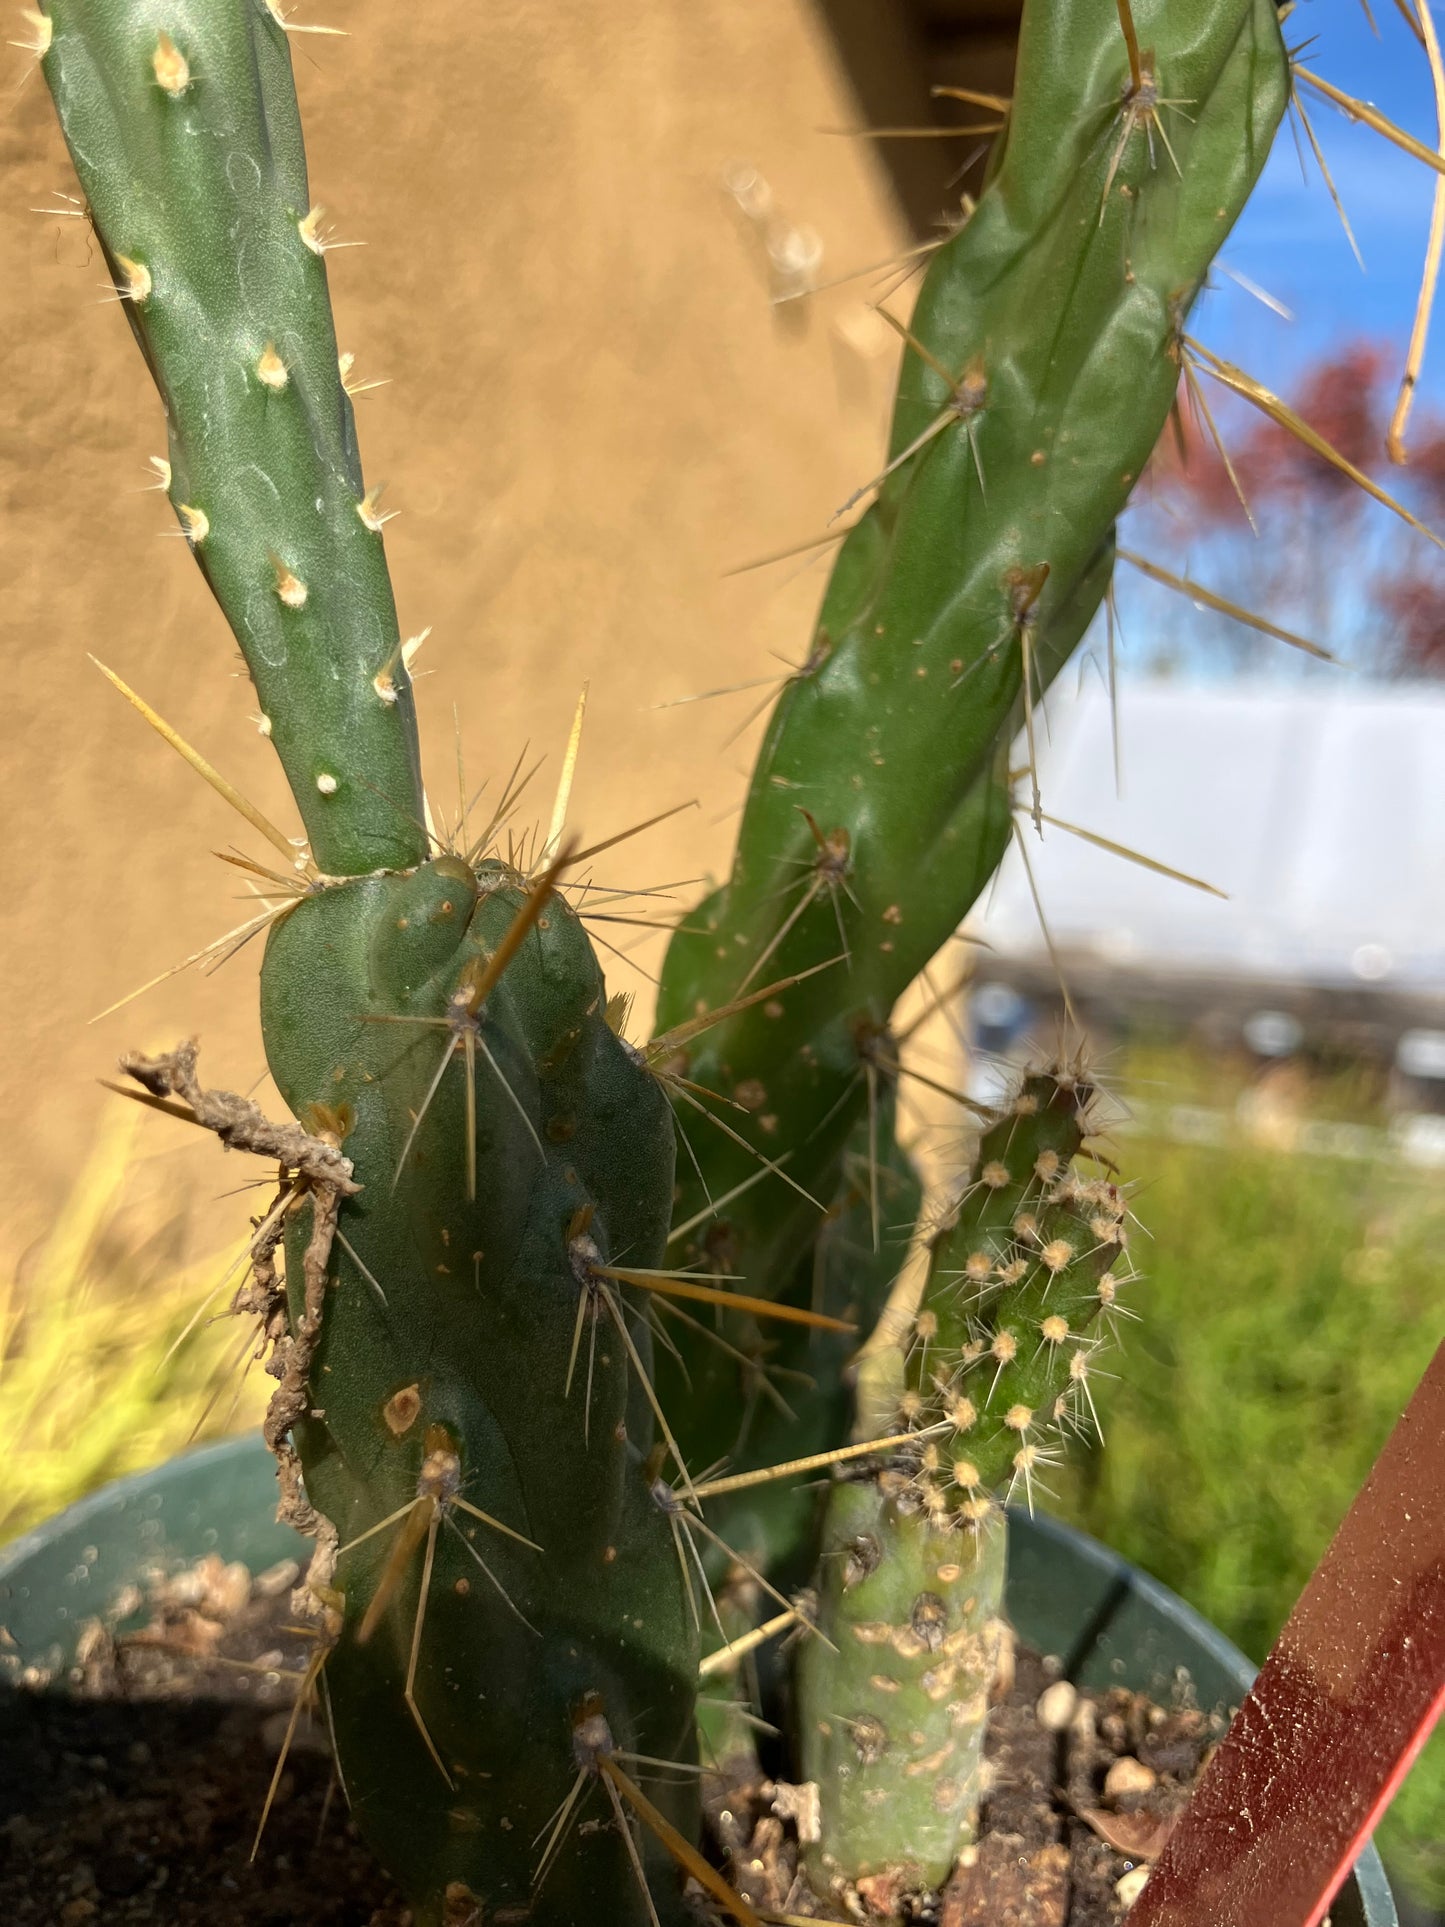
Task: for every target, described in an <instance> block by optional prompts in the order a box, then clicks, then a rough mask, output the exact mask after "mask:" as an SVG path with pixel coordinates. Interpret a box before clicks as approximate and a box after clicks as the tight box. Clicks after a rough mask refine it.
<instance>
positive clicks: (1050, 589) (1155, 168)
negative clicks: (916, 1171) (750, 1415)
mask: <svg viewBox="0 0 1445 1927" xmlns="http://www.w3.org/2000/svg"><path fill="white" fill-rule="evenodd" d="M1123 17H1124V16H1123V15H1121V11H1120V8H1119V6H1118V5H1117V4H1116V0H1029V3H1028V4H1027V5H1026V6H1025V9H1024V17H1023V23H1022V30H1021V36H1020V42H1019V57H1018V68H1017V79H1016V87H1015V93H1014V99H1013V105H1012V108H1011V111H1010V115H1009V121H1008V126H1007V129H1006V132H1005V134H1004V135H1003V136H1002V139H1001V145H1000V147H999V149H998V151H997V153H996V155H995V157H994V164H993V166H992V169H991V173H990V178H989V182H988V185H987V187H986V188H985V190H984V192H983V193H982V195H981V197H980V199H979V202H978V205H977V207H976V208H975V209H974V211H973V212H972V214H971V215H970V216H969V218H968V219H967V221H966V222H965V223H964V225H963V226H962V227H961V228H960V229H959V231H958V232H957V233H956V234H955V235H954V236H953V237H952V238H951V239H950V240H948V241H947V242H946V243H945V244H944V245H943V246H942V247H940V248H939V250H938V251H937V253H936V254H935V255H934V257H933V259H932V262H931V264H930V266H929V269H928V272H927V275H926V277H925V279H924V282H923V285H922V288H921V290H920V293H919V296H918V302H917V306H916V307H915V309H914V312H913V315H912V319H911V321H910V323H909V324H908V329H907V340H906V344H905V348H904V353H903V361H902V370H901V375H900V380H899V392H898V401H897V405H896V408H895V413H894V420H893V429H892V434H891V437H890V441H889V445H888V456H887V462H886V464H885V465H883V466H882V468H881V472H880V478H879V483H878V487H877V490H876V494H875V496H874V499H873V501H872V503H871V505H870V506H869V507H868V508H867V509H866V510H865V511H864V513H863V515H862V517H861V519H860V520H859V521H858V523H857V524H856V526H854V527H853V528H852V529H851V531H850V533H849V534H848V535H847V537H846V539H845V541H844V543H843V546H842V548H841V550H840V552H839V556H838V560H837V562H836V564H835V567H834V571H833V576H832V580H831V582H830V584H829V587H828V590H827V593H826V595H825V597H824V600H823V604H822V608H821V611H820V614H819V618H818V624H817V628H816V630H815V632H814V637H813V642H812V645H811V648H810V650H809V653H808V656H807V660H806V662H805V663H804V665H803V666H802V668H800V669H799V670H798V671H797V672H796V674H794V675H793V676H792V677H790V679H789V681H788V683H787V685H786V687H785V688H784V690H783V692H782V694H781V696H780V698H779V700H778V703H777V706H776V708H775V710H774V712H773V715H772V718H771V721H770V723H769V726H768V729H767V733H766V736H765V738H764V741H763V745H762V749H761V751H760V754H759V757H758V761H757V765H756V769H755V771H754V774H753V779H752V783H751V787H750V789H749V793H748V797H747V802H746V806H745V809H744V814H743V820H742V826H741V829H740V832H739V837H738V845H737V852H736V855H735V857H734V861H733V867H732V872H731V875H730V876H729V878H728V880H727V881H726V883H725V884H724V885H723V887H722V888H721V889H719V890H718V891H716V892H715V893H714V894H713V895H712V896H711V897H709V898H708V899H707V900H706V901H705V902H704V903H703V904H702V905H701V907H700V908H699V909H698V910H696V911H694V912H692V913H691V914H690V916H689V918H688V924H687V927H686V929H685V930H681V931H679V932H678V934H677V935H676V936H674V938H673V939H672V943H671V946H670V948H669V951H668V956H667V961H666V966H665V969H664V973H663V985H662V995H661V1002H660V1012H661V1021H662V1022H663V1023H664V1024H673V1023H676V1022H677V1021H679V1020H680V1019H681V1018H683V1017H684V1016H686V1015H688V1014H690V1013H691V1012H692V1011H693V1010H694V1009H699V1008H717V1007H719V1006H721V1005H723V1004H725V1003H726V1002H727V1001H728V1000H729V999H730V998H733V997H735V996H736V995H737V993H738V992H739V991H740V990H741V989H742V988H743V987H744V986H746V985H748V984H750V983H756V982H759V981H767V979H768V977H773V976H782V975H791V974H794V973H796V972H798V971H801V970H805V969H807V968H809V967H810V966H814V965H816V964H818V963H819V962H821V961H823V960H825V959H827V958H830V957H833V958H838V959H839V962H838V964H837V966H836V968H835V969H833V970H832V971H829V972H826V973H824V975H822V976H821V977H819V978H818V979H816V980H814V981H813V982H810V984H809V986H808V992H807V995H806V997H798V996H796V995H795V996H793V997H791V998H787V999H778V1000H775V1001H774V1002H773V1003H764V1004H763V1005H761V1006H758V1007H753V1008H749V1009H747V1010H742V1011H739V1012H738V1013H737V1014H736V1015H734V1016H733V1017H731V1018H730V1019H729V1020H728V1021H727V1022H725V1023H724V1024H722V1025H720V1026H719V1027H718V1028H717V1029H716V1030H714V1031H712V1032H710V1033H709V1034H708V1035H707V1037H706V1038H704V1039H703V1040H702V1041H701V1042H700V1043H699V1045H698V1046H697V1047H696V1048H695V1049H693V1050H691V1051H690V1052H689V1053H688V1057H687V1063H686V1066H685V1068H686V1073H687V1075H688V1076H689V1077H690V1078H691V1079H692V1080H694V1082H695V1083H696V1084H697V1085H699V1086H700V1087H703V1088H705V1089H707V1090H710V1091H713V1092H716V1093H718V1094H720V1096H721V1097H723V1098H724V1099H726V1100H728V1101H729V1102H732V1103H735V1104H738V1105H740V1106H741V1107H742V1108H743V1109H744V1110H745V1111H747V1112H749V1113H750V1114H751V1116H752V1119H753V1126H752V1138H753V1142H754V1144H755V1146H756V1149H757V1152H758V1154H759V1155H761V1156H763V1157H776V1156H777V1155H778V1154H779V1153H780V1152H781V1151H786V1152H787V1153H788V1162H787V1165H786V1167H785V1174H786V1177H787V1179H788V1180H790V1183H787V1184H785V1183H782V1182H778V1181H769V1182H767V1183H762V1184H757V1185H754V1186H752V1187H750V1188H749V1189H747V1190H746V1191H743V1192H738V1191H737V1187H738V1186H739V1185H740V1184H741V1183H742V1182H743V1181H744V1180H745V1179H746V1178H747V1177H748V1176H749V1175H751V1172H752V1171H753V1170H755V1169H756V1166H755V1165H752V1166H750V1164H749V1161H748V1155H747V1153H746V1152H745V1151H743V1150H740V1149H739V1147H738V1146H737V1145H736V1144H735V1143H733V1142H732V1141H731V1140H729V1139H726V1138H724V1137H722V1136H721V1135H720V1134H712V1133H699V1134H698V1135H699V1137H700V1139H701V1142H700V1146H699V1152H698V1155H699V1161H700V1163H701V1165H702V1175H703V1180H704V1181H705V1184H706V1191H707V1195H709V1196H711V1197H713V1198H723V1197H729V1196H734V1194H736V1195H735V1196H734V1201H733V1202H731V1203H730V1204H729V1205H728V1206H727V1207H726V1209H725V1210H720V1211H719V1212H718V1214H717V1215H716V1217H715V1218H714V1219H713V1220H712V1221H711V1222H710V1223H708V1224H707V1226H706V1228H705V1229H704V1230H701V1231H700V1232H699V1234H698V1244H699V1249H701V1248H702V1247H704V1246H706V1245H707V1244H709V1243H711V1244H712V1245H714V1246H716V1247H717V1248H719V1249H721V1250H724V1251H725V1252H726V1253H727V1255H728V1258H729V1261H730V1262H731V1263H733V1264H734V1265H735V1266H736V1269H737V1271H738V1273H739V1274H740V1275H742V1276H745V1277H746V1278H747V1279H748V1282H749V1289H750V1290H752V1291H754V1292H760V1293H762V1294H763V1295H776V1296H782V1295H786V1294H788V1293H789V1292H791V1291H794V1290H796V1289H797V1282H798V1278H799V1273H798V1270H797V1261H798V1258H799V1254H800V1252H801V1251H802V1250H803V1249H805V1248H806V1246H807V1244H808V1243H809V1242H810V1240H811V1238H812V1237H813V1235H814V1233H815V1231H816V1226H817V1212H816V1209H814V1208H812V1207H810V1206H809V1205H808V1204H807V1202H806V1200H805V1198H803V1197H800V1195H799V1190H798V1189H794V1188H792V1187H793V1186H797V1187H800V1189H801V1191H802V1192H804V1193H807V1194H811V1196H812V1197H813V1198H814V1199H815V1200H818V1201H819V1202H820V1203H822V1204H826V1203H827V1202H828V1201H829V1200H830V1199H831V1198H832V1196H833V1195H834V1192H835V1189H836V1183H837V1171H838V1164H839V1159H840V1157H841V1155H842V1147H843V1145H844V1144H845V1143H846V1141H847V1139H848V1136H849V1133H850V1131H851V1130H852V1128H853V1124H854V1122H855V1120H856V1118H857V1117H858V1116H859V1115H860V1114H861V1112H862V1110H863V1108H864V1106H865V1104H866V1102H867V1091H868V1083H869V1080H868V1078H867V1076H866V1071H867V1068H868V1060H869V1052H870V1049H871V1048H872V1045H873V1043H874V1042H875V1040H877V1039H878V1038H880V1037H881V1036H882V1035H883V1034H884V1032H885V1027H886V1025H887V1022H888V1018H889V1013H890V1011H891V1010H892V1008H893V1005H894V1003H895V1002H896V1000H897V999H898V997H899V996H900V995H901V994H902V993H903V991H904V990H905V989H906V988H907V986H908V985H909V984H910V982H912V980H913V979H914V978H915V977H916V976H917V975H918V973H919V971H920V970H921V969H922V968H923V966H924V965H925V964H927V962H928V961H929V959H930V957H931V956H933V954H934V953H935V952H936V951H937V949H938V948H939V946H940V945H941V944H942V943H943V942H944V941H945V940H946V939H947V937H948V936H949V935H950V933H951V932H952V931H953V930H954V929H955V928H956V926H957V924H958V923H959V921H960V920H961V919H962V917H963V916H964V914H965V913H966V912H967V910H968V909H969V907H970V905H971V904H972V903H973V901H974V900H975V898H976V896H977V895H978V893H979V891H980V890H981V889H982V887H983V885H984V884H985V883H986V881H987V879H988V877H989V876H990V874H991V873H992V871H993V869H994V866H995V865H996V863H997V861H998V859H999V857H1000V856H1001V854H1002V851H1003V848H1004V845H1005V843H1006V841H1007V838H1008V836H1009V833H1010V825H1011V820H1012V803H1011V798H1010V796H1009V794H1008V789H1007V771H1006V770H1002V771H1001V767H1000V765H1001V759H1003V758H1006V756H1007V753H1008V748H1009V743H1010V740H1011V738H1012V736H1013V734H1014V731H1015V729H1016V728H1017V727H1018V725H1019V723H1020V722H1021V721H1022V722H1024V723H1027V724H1029V725H1031V724H1032V709H1033V704H1034V703H1035V702H1036V701H1037V700H1038V698H1039V695H1040V694H1041V692H1042V690H1043V689H1044V687H1046V685H1047V684H1048V682H1049V680H1050V679H1051V677H1052V676H1053V675H1054V674H1056V673H1057V670H1058V668H1059V666H1060V665H1061V663H1062V662H1063V660H1064V659H1065V658H1066V656H1067V655H1068V654H1069V652H1070V651H1071V650H1072V648H1073V647H1074V644H1075V643H1076V642H1077V640H1078V639H1079V637H1080V636H1081V635H1082V634H1083V631H1084V629H1085V628H1086V626H1087V624H1088V622H1089V620H1090V618H1091V617H1092V615H1093V614H1094V612H1095V610H1096V609H1097V607H1098V605H1099V602H1100V601H1101V599H1102V598H1103V596H1104V594H1105V593H1106V591H1107V588H1108V585H1109V581H1110V575H1111V571H1112V563H1113V549H1112V530H1113V524H1114V520H1115V518H1116V517H1117V516H1118V514H1119V512H1120V511H1121V510H1122V508H1123V507H1124V505H1125V503H1126V502H1127V500H1128V497H1129V493H1130V490H1131V489H1132V487H1133V485H1134V483H1135V481H1136V480H1137V478H1138V476H1139V474H1140V473H1141V471H1142V470H1143V468H1144V466H1145V463H1146V462H1147V460H1148V457H1149V454H1150V451H1151V450H1152V448H1153V447H1154V444H1155V442H1156V440H1157V438H1158V436H1159V433H1160V431H1161V429H1162V428H1163V426H1164V424H1165V422H1166V419H1167V417H1168V414H1169V410H1170V408H1171V406H1172V405H1173V402H1174V397H1175V392H1176V388H1177V385H1178V379H1179V362H1178V358H1177V357H1178V349H1179V342H1180V330H1181V328H1182V326H1183V323H1184V320H1185V317H1186V316H1187V315H1188V313H1189V311H1190V309H1191V307H1192V305H1193V303H1194V301H1195V299H1196V297H1197V295H1198V293H1199V291H1200V289H1201V288H1202V286H1203V284H1204V279H1205V276H1206V273H1207V271H1208V269H1209V265H1210V263H1211V261H1212V260H1213V258H1214V255H1215V253H1216V251H1217V250H1218V248H1219V247H1220V245H1221V244H1222V243H1223V241H1224V240H1225V238H1226V237H1227V235H1228V233H1229V231H1230V227H1231V225H1232V223H1233V222H1234V220H1235V218H1236V217H1237V215H1238V214H1239V212H1240V209H1241V208H1242V207H1243V205H1244V202H1245V199H1246V197H1247V195H1248V193H1249V191H1250V189H1251V188H1252V186H1253V184H1254V181H1255V180H1256V178H1257V177H1258V174H1259V170H1260V168H1261V167H1262V166H1263V164H1264V160H1265V157H1266V155H1267V153H1268V151H1269V147H1270V144H1271V141H1272V139H1273V136H1274V132H1275V129H1276V126H1277V124H1278V121H1279V118H1280V115H1281V113H1282V112H1283V109H1284V105H1285V102H1286V99H1287V97H1288V87H1289V83H1288V72H1287V66H1286V59H1285V53H1284V48H1283V45H1282V42H1281V39H1280V31H1279V25H1278V22H1277V19H1276V13H1275V7H1274V5H1273V0H1136V3H1135V4H1134V6H1133V11H1132V16H1130V18H1131V20H1132V23H1133V24H1134V25H1135V26H1136V27H1137V35H1136V39H1135V41H1134V43H1132V44H1131V42H1130V40H1129V39H1128V38H1127V37H1126V33H1125V31H1124V30H1123V27H1122V25H1121V21H1122V19H1123ZM1140 48H1143V49H1144V50H1145V51H1144V52H1143V53H1140V52H1139V49H1140ZM761 973H766V975H762V974H761ZM683 1191H684V1196H683V1210H684V1212H685V1214H686V1216H688V1217H689V1218H690V1217H692V1216H694V1215H695V1214H696V1213H699V1212H703V1211H705V1208H706V1197H705V1196H704V1194H703V1187H702V1184H701V1183H699V1182H697V1181H695V1180H694V1179H693V1178H691V1176H690V1175H689V1174H688V1173H687V1172H684V1174H683ZM682 1349H683V1352H684V1359H685V1363H686V1368H687V1371H688V1373H689V1375H690V1376H691V1378H692V1380H693V1382H694V1383H696V1382H698V1380H699V1377H700V1376H705V1375H706V1374H707V1373H708V1372H709V1371H714V1372H716V1371H721V1370H722V1369H723V1368H722V1366H721V1364H720V1363H719V1361H717V1360H716V1359H711V1360H710V1359H708V1358H706V1357H704V1356H702V1355H701V1353H700V1352H699V1351H698V1349H697V1348H696V1347H693V1346H684V1347H682ZM669 1369H670V1368H669V1367H668V1366H667V1365H666V1364H664V1366H663V1371H664V1377H665V1378H666V1374H667V1372H668V1371H669ZM722 1403H723V1401H721V1400H717V1401H714V1400H711V1399H704V1400H701V1401H699V1402H698V1404H697V1406H696V1407H695V1411H696V1413H697V1415H698V1418H699V1423H698V1424H697V1425H696V1426H693V1425H690V1426H689V1429H688V1432H687V1435H686V1437H685V1440H684V1443H685V1445H686V1447H687V1449H688V1450H689V1452H690V1453H691V1454H693V1456H695V1458H696V1459H697V1461H698V1462H699V1463H707V1462H709V1461H710V1460H711V1459H713V1458H714V1457H716V1456H717V1455H718V1454H719V1453H722V1452H726V1451H727V1450H728V1449H729V1448H730V1446H731V1443H732V1441H731V1439H730V1437H729V1436H728V1435H727V1434H726V1432H725V1431H724V1430H723V1429H722V1427H721V1426H718V1425H716V1424H714V1423H713V1422H712V1419H711V1417H710V1415H711V1414H713V1413H715V1412H716V1411H717V1410H719V1409H720V1408H721V1405H722ZM779 1443H781V1441H779V1440H778V1439H777V1438H775V1437H774V1436H773V1434H772V1432H771V1429H770V1428H765V1429H764V1430H763V1431H760V1433H759V1435H758V1438H757V1440H756V1448H757V1450H758V1452H759V1453H760V1454H765V1453H767V1452H769V1451H771V1450H773V1449H774V1448H775V1447H776V1446H777V1445H778V1444H779ZM783 1451H784V1452H785V1451H786V1445H785V1444H783Z"/></svg>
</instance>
